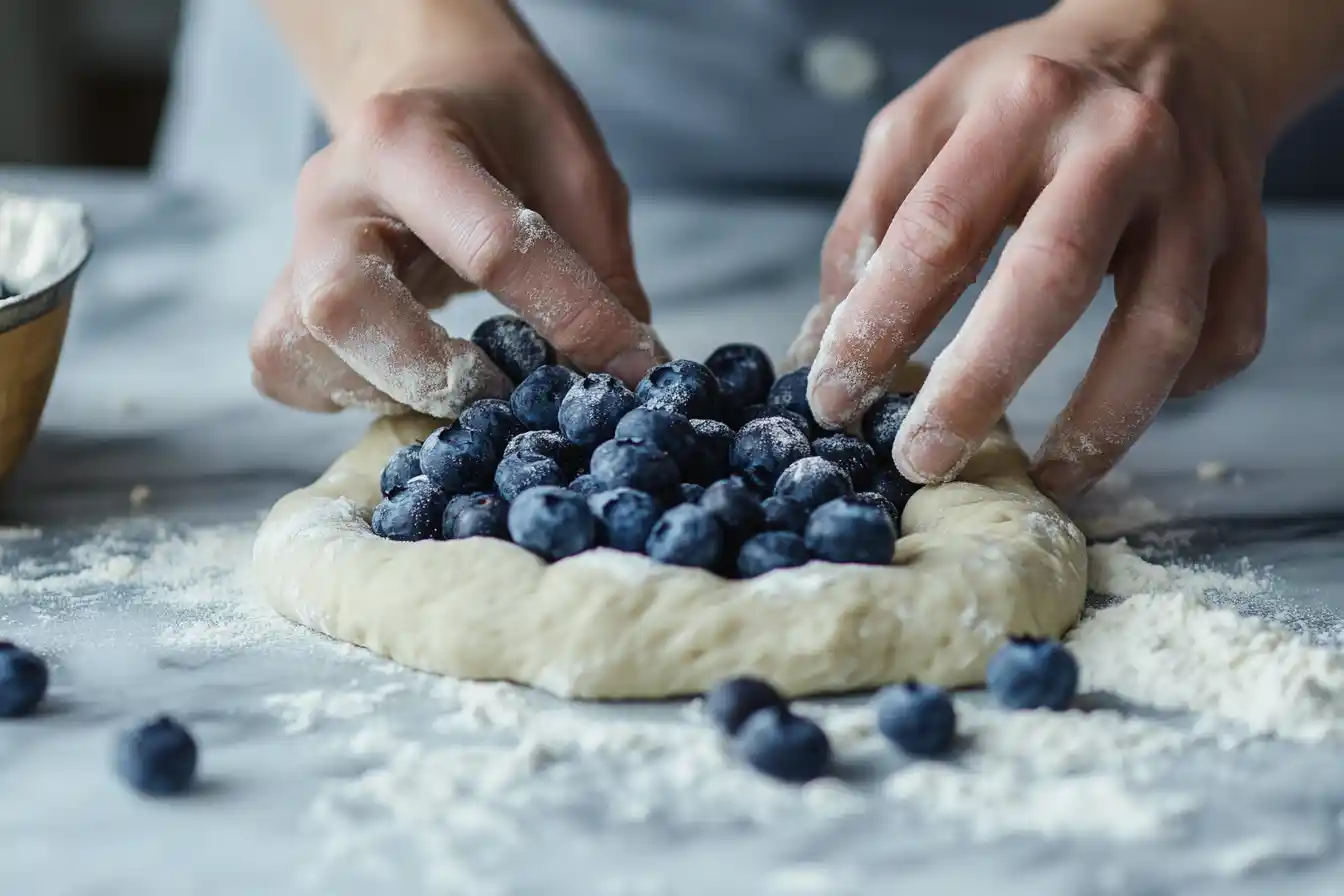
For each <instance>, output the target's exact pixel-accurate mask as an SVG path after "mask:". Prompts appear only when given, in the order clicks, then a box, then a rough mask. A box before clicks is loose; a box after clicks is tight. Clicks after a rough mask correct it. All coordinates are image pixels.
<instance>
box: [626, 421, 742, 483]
mask: <svg viewBox="0 0 1344 896" xmlns="http://www.w3.org/2000/svg"><path fill="white" fill-rule="evenodd" d="M718 425H719V426H722V425H723V424H721V423H720V424H718ZM725 428H726V427H725ZM616 438H618V439H624V440H626V441H629V442H642V443H643V444H645V445H650V446H652V447H654V448H657V449H658V450H659V451H662V452H663V453H664V454H667V455H669V456H670V457H671V458H672V460H673V461H675V462H676V464H677V469H679V470H681V471H682V478H690V477H689V476H688V475H687V474H688V471H691V470H693V468H694V467H695V466H697V464H698V462H699V457H698V455H699V452H700V442H699V438H698V436H697V434H696V431H695V428H694V427H693V426H691V421H690V420H688V419H686V418H685V417H683V416H682V415H681V414H678V413H676V412H675V411H664V410H662V409H660V408H646V407H637V408H635V409H634V410H632V411H631V412H630V413H628V414H626V415H625V416H624V417H622V418H621V422H620V423H619V424H617V426H616ZM724 453H725V454H726V453H727V451H726V450H725V452H724Z"/></svg>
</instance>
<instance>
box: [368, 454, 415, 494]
mask: <svg viewBox="0 0 1344 896" xmlns="http://www.w3.org/2000/svg"><path fill="white" fill-rule="evenodd" d="M419 475H420V446H419V444H415V445H403V446H402V447H400V448H398V449H397V450H396V451H394V452H392V456H391V457H390V458H388V461H387V466H386V467H383V475H382V476H381V477H379V479H378V485H379V487H380V489H381V490H382V493H383V497H384V498H386V497H389V496H391V495H394V494H396V493H397V492H399V491H401V490H402V489H403V488H405V487H406V483H408V482H410V481H411V480H412V479H414V478H415V477H417V476H419Z"/></svg>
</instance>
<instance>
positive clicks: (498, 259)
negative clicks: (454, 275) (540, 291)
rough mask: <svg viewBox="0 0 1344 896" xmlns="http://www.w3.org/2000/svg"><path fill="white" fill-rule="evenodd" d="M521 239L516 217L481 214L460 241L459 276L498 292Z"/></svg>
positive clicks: (509, 269)
mask: <svg viewBox="0 0 1344 896" xmlns="http://www.w3.org/2000/svg"><path fill="white" fill-rule="evenodd" d="M522 238H523V234H522V232H521V225H520V224H519V221H518V217H517V216H516V215H509V214H503V213H493V212H492V213H487V214H485V215H482V216H481V217H480V218H479V219H478V220H477V221H476V223H475V224H474V225H473V226H472V227H471V228H470V230H469V231H468V233H467V235H466V237H465V239H464V241H463V249H464V251H463V259H464V261H463V266H462V276H463V277H465V278H466V279H467V280H469V281H471V282H472V283H474V284H475V285H476V286H479V287H481V288H482V289H485V290H488V291H491V292H494V291H497V290H499V289H500V288H501V287H502V286H503V285H504V284H505V283H506V281H507V280H508V277H509V273H510V271H511V269H512V267H513V263H514V259H515V257H516V254H517V253H516V247H517V246H518V245H519V242H520V240H521V239H522Z"/></svg>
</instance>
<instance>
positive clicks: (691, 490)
mask: <svg viewBox="0 0 1344 896" xmlns="http://www.w3.org/2000/svg"><path fill="white" fill-rule="evenodd" d="M704 494H705V487H704V486H703V485H698V484H696V483H694V482H683V483H682V484H681V503H682V504H698V503H700V499H701V498H702V497H704Z"/></svg>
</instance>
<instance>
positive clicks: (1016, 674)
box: [985, 636, 1078, 710]
mask: <svg viewBox="0 0 1344 896" xmlns="http://www.w3.org/2000/svg"><path fill="white" fill-rule="evenodd" d="M985 681H986V684H988V686H989V692H990V693H991V694H993V695H994V697H995V698H996V699H997V700H998V701H999V702H1000V703H1002V704H1003V705H1004V706H1007V707H1009V708H1011V709H1054V710H1064V709H1068V708H1069V704H1070V703H1072V702H1073V697H1074V694H1076V693H1077V691H1078V660H1076V659H1075V658H1074V656H1073V654H1072V653H1071V652H1069V649H1068V648H1067V647H1065V646H1064V645H1063V644H1061V643H1059V642H1058V641H1053V640H1047V639H1044V638H1030V637H1026V636H1020V637H1014V638H1009V639H1008V642H1007V643H1006V644H1004V645H1003V646H1002V647H1000V648H999V649H998V651H997V652H996V653H995V654H994V656H993V657H991V658H990V661H989V667H988V669H987V670H986V672H985Z"/></svg>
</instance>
